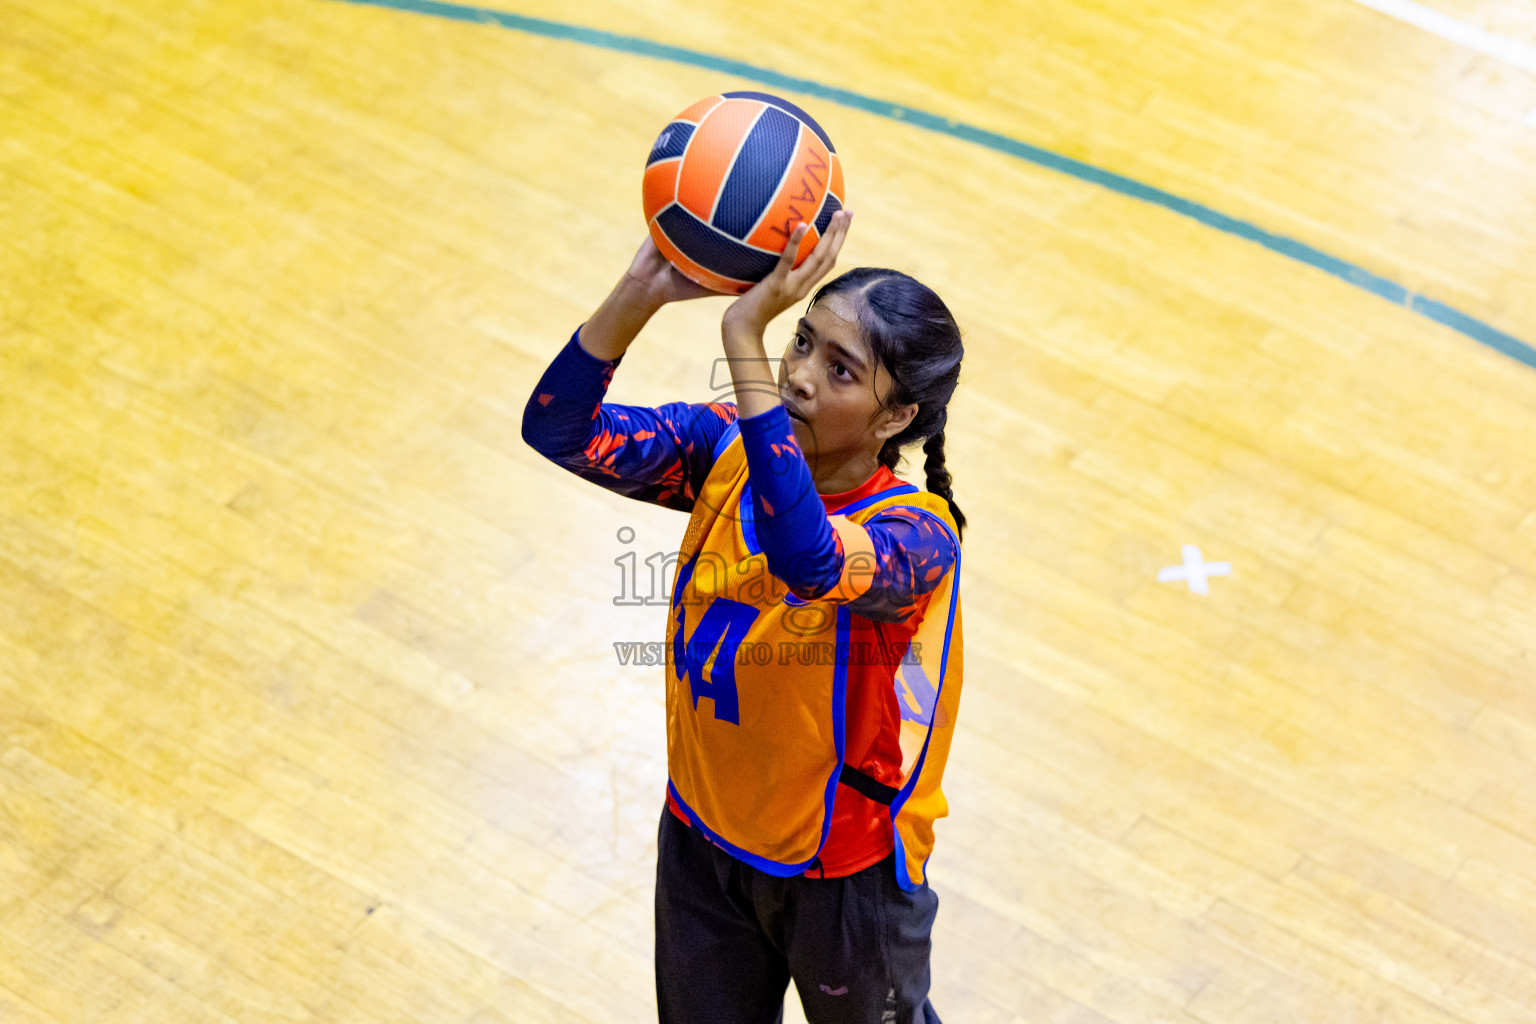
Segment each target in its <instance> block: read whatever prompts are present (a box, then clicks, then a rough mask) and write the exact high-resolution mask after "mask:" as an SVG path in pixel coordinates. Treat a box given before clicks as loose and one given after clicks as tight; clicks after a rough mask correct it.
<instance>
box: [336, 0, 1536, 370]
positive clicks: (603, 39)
mask: <svg viewBox="0 0 1536 1024" xmlns="http://www.w3.org/2000/svg"><path fill="white" fill-rule="evenodd" d="M342 2H344V3H352V4H360V5H364V6H370V7H386V8H390V9H393V10H400V11H411V12H414V13H417V14H428V15H433V16H435V17H439V18H449V19H452V20H455V21H468V22H475V23H478V24H492V25H500V26H502V27H503V28H510V29H515V30H516V31H519V32H526V33H529V34H531V35H537V36H543V37H545V38H547V39H562V40H568V41H570V42H576V43H582V44H585V45H587V46H595V47H599V48H601V49H605V50H616V51H618V52H620V53H628V54H634V55H636V56H641V57H654V58H656V59H657V60H666V61H672V62H674V63H678V64H686V65H689V66H691V67H696V68H705V69H707V70H710V71H719V72H721V73H722V74H727V75H731V76H734V77H736V78H744V79H747V80H749V81H753V82H759V83H761V84H763V85H768V86H772V87H775V88H779V89H787V90H789V91H791V92H799V93H804V94H806V95H809V96H816V97H819V98H820V99H824V100H829V101H831V102H833V103H837V104H841V105H842V106H845V107H852V108H854V109H855V110H863V111H866V112H868V113H871V114H876V115H878V116H880V117H887V118H891V119H892V120H895V121H901V122H904V123H906V124H912V125H916V126H917V127H919V128H926V129H928V130H929V131H932V132H938V133H939V134H941V135H948V136H951V137H952V138H956V139H961V140H963V141H965V142H974V143H976V144H977V145H979V146H985V147H986V148H988V149H991V150H996V151H997V152H999V153H1006V154H1008V155H1009V156H1015V157H1018V158H1019V159H1021V160H1027V161H1029V162H1030V163H1032V164H1037V165H1038V166H1041V167H1046V168H1049V169H1050V170H1053V171H1059V172H1061V173H1062V174H1069V175H1071V176H1072V177H1074V178H1078V179H1080V180H1082V181H1088V182H1092V183H1093V184H1095V185H1100V186H1103V187H1104V188H1107V189H1109V190H1110V191H1112V192H1118V193H1120V194H1121V195H1125V196H1130V197H1131V198H1133V199H1140V200H1142V201H1144V202H1148V203H1153V204H1156V205H1157V206H1161V207H1163V208H1165V209H1168V210H1172V211H1173V212H1174V213H1178V214H1182V215H1184V216H1185V217H1189V218H1190V219H1192V220H1197V221H1199V222H1200V223H1202V224H1205V225H1207V226H1208V227H1213V228H1215V229H1216V230H1218V231H1225V232H1226V233H1227V234H1230V235H1236V236H1237V237H1239V238H1245V239H1247V240H1248V241H1250V242H1257V243H1258V244H1260V245H1262V246H1264V247H1265V248H1266V249H1269V250H1271V251H1273V252H1277V253H1279V254H1280V255H1282V256H1288V257H1290V258H1291V259H1293V260H1297V261H1299V262H1301V263H1305V264H1307V265H1308V266H1312V267H1316V268H1317V269H1319V270H1323V271H1326V272H1327V273H1329V274H1332V275H1333V276H1334V277H1337V278H1340V279H1342V280H1344V281H1347V282H1349V283H1350V284H1352V285H1354V286H1355V287H1357V288H1363V289H1365V290H1366V291H1368V292H1371V293H1372V294H1374V295H1378V296H1380V297H1381V298H1384V299H1386V300H1387V301H1388V302H1392V303H1395V304H1396V305H1399V306H1405V307H1407V308H1408V309H1410V310H1412V311H1413V312H1415V313H1418V314H1420V315H1421V316H1424V317H1427V318H1428V319H1430V320H1433V321H1435V322H1436V323H1439V324H1443V325H1445V326H1446V327H1449V328H1451V329H1452V330H1454V331H1459V332H1460V333H1462V334H1465V335H1466V336H1467V337H1469V338H1471V339H1473V340H1474V341H1477V342H1481V343H1482V344H1484V345H1487V346H1488V347H1489V348H1492V349H1496V350H1497V351H1499V352H1502V353H1504V354H1505V355H1507V356H1509V357H1510V358H1511V359H1515V360H1518V361H1519V362H1522V363H1524V364H1525V365H1527V366H1529V367H1532V368H1533V369H1536V349H1533V348H1532V347H1531V346H1529V345H1527V344H1526V343H1525V342H1523V341H1521V340H1520V339H1518V338H1516V337H1515V336H1514V335H1512V334H1506V333H1504V332H1503V331H1501V330H1499V329H1498V328H1496V327H1494V326H1492V325H1491V324H1486V323H1484V322H1483V321H1481V320H1478V319H1477V318H1476V317H1473V316H1469V315H1468V314H1466V313H1463V312H1461V311H1460V310H1458V309H1455V308H1453V307H1451V306H1447V305H1446V304H1445V303H1443V302H1437V301H1436V300H1434V299H1431V298H1429V297H1428V296H1426V295H1420V294H1418V293H1416V292H1410V291H1409V290H1408V289H1406V288H1404V287H1403V286H1402V285H1400V284H1397V283H1395V282H1392V281H1389V280H1387V279H1386V278H1384V277H1381V276H1379V275H1377V274H1373V273H1371V272H1370V271H1369V270H1366V269H1365V268H1364V267H1359V266H1356V265H1355V264H1353V263H1350V262H1348V261H1346V260H1341V259H1339V258H1338V257H1336V256H1330V255H1328V254H1327V253H1325V252H1323V251H1322V250H1320V249H1315V248H1313V247H1312V246H1310V245H1308V244H1306V243H1305V242H1301V241H1297V240H1296V239H1294V238H1287V237H1286V236H1284V235H1277V234H1274V233H1272V232H1269V231H1265V230H1264V229H1263V228H1261V227H1258V226H1257V225H1254V224H1250V223H1248V222H1247V221H1244V220H1238V219H1237V218H1235V217H1228V216H1227V215H1226V214H1223V213H1218V212H1217V211H1215V210H1213V209H1211V208H1210V207H1208V206H1202V205H1200V204H1199V203H1196V202H1192V201H1191V200H1188V199H1182V198H1180V197H1179V196H1176V195H1174V194H1173V193H1171V192H1164V191H1163V190H1162V189H1159V188H1153V187H1152V186H1150V185H1143V184H1142V183H1141V182H1139V181H1135V180H1133V179H1131V178H1127V177H1124V176H1122V175H1119V174H1115V173H1114V172H1113V171H1106V170H1103V169H1102V168H1099V167H1095V166H1093V165H1092V164H1086V163H1083V162H1082V161H1081V160H1074V159H1073V158H1071V157H1069V156H1062V155H1061V154H1060V153H1053V152H1051V151H1050V150H1047V149H1041V148H1039V147H1038V146H1031V145H1030V144H1029V143H1027V142H1020V141H1019V140H1017V139H1011V138H1009V137H1008V136H1006V135H999V134H997V133H996V132H989V131H987V130H986V129H984V128H977V127H975V126H974V125H969V124H964V123H962V122H959V121H953V120H950V119H949V118H944V117H940V116H938V115H937V114H930V113H928V112H927V111H923V110H914V109H913V108H911V107H905V106H902V105H901V104H899V103H891V102H889V101H887V100H881V99H876V98H874V97H872V96H865V95H863V94H861V93H856V92H850V91H848V90H846V89H838V88H836V87H834V86H830V85H823V84H821V83H820V82H813V81H811V80H810V79H806V78H795V77H793V76H791V75H785V74H781V73H779V72H777V71H773V70H770V69H768V68H760V67H757V66H756V65H753V64H744V63H742V62H741V61H735V60H730V59H728V58H725V57H717V56H715V55H713V54H709V53H702V52H700V51H698V50H687V49H684V48H682V47H679V46H668V45H666V44H665V43H657V42H652V41H651V40H649V39H641V38H639V37H637V36H622V35H617V34H615V33H613V32H604V31H602V30H601V29H595V28H585V27H583V26H581V25H568V24H566V23H564V22H559V21H546V20H544V19H543V18H530V17H527V16H525V15H521V14H509V13H507V12H506V11H496V10H491V9H489V8H485V7H470V6H466V5H463V4H451V3H441V2H438V0H342Z"/></svg>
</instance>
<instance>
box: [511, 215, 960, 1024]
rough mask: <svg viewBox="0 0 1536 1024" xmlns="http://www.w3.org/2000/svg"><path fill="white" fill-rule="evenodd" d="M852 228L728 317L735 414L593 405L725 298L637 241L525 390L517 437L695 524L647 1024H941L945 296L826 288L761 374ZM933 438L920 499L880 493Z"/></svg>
mask: <svg viewBox="0 0 1536 1024" xmlns="http://www.w3.org/2000/svg"><path fill="white" fill-rule="evenodd" d="M850 216H851V215H850V214H848V213H847V211H843V212H840V213H838V214H837V215H836V217H835V218H834V219H833V221H832V223H831V224H830V225H829V230H828V232H827V235H826V237H825V238H824V239H822V240H821V242H820V244H819V245H817V246H816V248H815V249H814V250H813V251H812V252H811V254H810V255H809V256H807V257H806V259H805V261H804V263H802V264H801V265H800V266H799V267H798V268H796V267H794V266H793V263H794V259H795V256H796V253H797V250H798V246H799V243H800V240H801V238H802V237H803V236H804V233H805V230H806V229H805V227H804V226H803V225H802V226H801V227H800V228H799V229H797V230H796V231H795V233H794V234H793V235H792V236H791V238H790V241H789V245H788V247H787V248H786V249H785V255H784V257H783V258H782V259H781V260H780V262H779V264H778V266H777V267H776V268H775V270H774V271H773V273H772V274H770V275H769V276H768V277H767V278H766V279H765V280H763V281H762V282H760V283H759V284H757V285H755V286H754V287H753V288H752V289H751V290H750V291H748V292H747V293H746V294H745V295H743V296H742V297H741V298H739V299H737V300H736V301H735V302H734V303H733V304H732V305H731V306H730V308H729V309H727V310H726V312H725V316H724V319H723V322H722V328H721V333H722V336H723V340H724V347H725V354H726V356H727V359H728V362H729V365H730V367H731V374H732V379H733V382H734V384H735V392H736V403H735V404H734V405H732V404H730V403H716V402H705V403H695V404H689V403H685V402H674V403H671V404H668V405H663V406H661V407H660V408H656V409H649V408H644V407H638V406H625V405H611V404H603V402H602V398H603V395H604V394H605V392H606V391H607V388H608V384H609V382H610V381H611V380H612V378H613V372H614V369H615V368H616V367H617V366H618V364H619V362H620V360H621V359H622V357H623V355H624V352H625V350H626V349H628V347H629V345H630V343H631V342H632V341H633V340H634V339H635V337H636V335H637V334H638V333H639V332H640V329H641V328H642V327H643V326H644V325H645V323H646V322H647V320H649V318H650V317H651V315H652V314H654V313H655V312H656V310H658V309H659V308H660V307H661V306H662V305H663V304H665V303H667V302H671V301H674V300H678V299H689V298H698V297H702V296H705V295H711V294H714V293H713V292H708V291H705V290H704V289H703V288H701V287H699V286H698V285H695V284H693V283H692V282H690V281H688V280H687V279H686V278H684V277H683V276H682V275H681V274H680V273H678V271H676V270H675V269H674V268H672V267H671V265H669V264H668V263H667V262H666V260H665V259H664V258H662V256H661V255H660V253H659V252H658V251H657V250H656V248H655V246H654V245H653V244H652V243H651V241H650V239H649V238H647V240H646V241H645V243H644V244H643V245H642V246H641V248H640V251H639V253H638V254H637V255H636V257H635V259H634V262H633V263H632V264H631V266H630V268H629V270H628V272H627V273H626V274H625V275H624V277H623V278H622V279H620V281H619V283H618V285H617V286H616V287H615V288H614V289H613V291H612V293H611V294H610V295H609V296H608V298H607V299H606V300H605V301H604V302H603V304H602V305H601V306H600V307H599V308H598V310H597V312H595V313H594V314H593V315H592V318H591V319H590V320H588V321H587V322H586V323H585V324H583V325H582V326H581V327H580V328H579V329H578V330H577V332H576V333H575V334H574V335H573V336H572V337H571V339H570V341H569V342H568V343H567V344H566V346H565V348H564V349H563V350H562V351H561V352H560V353H559V354H558V355H557V356H556V357H555V359H554V362H553V363H551V365H550V367H549V369H548V370H546V371H545V373H544V375H543V377H542V378H541V379H540V381H539V384H538V386H537V387H536V388H535V389H534V393H533V396H532V397H531V398H530V400H529V402H528V407H527V410H526V411H525V413H524V418H523V438H524V439H525V440H526V441H527V442H528V443H529V444H530V445H531V446H533V447H534V448H535V449H536V450H538V451H539V452H541V453H542V454H544V455H545V456H546V457H548V458H549V459H550V460H552V461H553V462H555V463H556V464H557V465H560V466H562V467H564V468H566V469H568V470H570V471H571V472H573V473H576V474H577V475H578V476H581V477H584V478H586V479H588V480H591V481H593V482H594V483H598V484H601V485H602V486H604V487H606V488H608V489H610V490H613V491H616V492H618V493H619V494H623V495H626V496H628V497H631V498H636V499H638V500H641V501H648V502H655V503H657V504H661V505H665V506H667V507H668V508H675V509H680V510H683V511H686V512H689V513H690V518H689V521H688V529H687V532H686V533H685V535H684V537H683V543H682V547H681V550H680V552H679V561H678V568H677V576H676V579H675V582H674V585H673V589H672V597H671V608H670V615H669V619H668V628H667V652H668V658H667V667H666V673H667V768H668V785H667V799H666V807H665V808H664V809H663V811H662V815H661V828H660V834H659V837H658V858H657V859H658V862H657V869H656V990H657V999H658V1004H659V1011H660V1019H661V1024H759V1022H761V1024H771V1022H777V1021H779V1020H781V1019H782V1014H783V1006H784V993H785V990H786V989H787V987H788V984H789V981H790V979H793V980H794V982H795V986H796V988H797V990H798V991H799V994H800V999H801V1003H802V1005H803V1006H804V1008H805V1014H806V1018H807V1019H808V1020H809V1021H810V1022H811V1024H834V1022H837V1024H841V1022H849V1024H852V1022H858V1024H874V1022H881V1024H885V1022H901V1024H910V1022H918V1021H926V1022H932V1021H937V1020H938V1017H937V1015H936V1014H935V1013H934V1010H933V1007H932V1005H931V1004H930V1003H929V1002H928V995H927V994H928V984H929V966H928V957H929V949H930V938H929V935H930V929H931V927H932V924H933V919H934V914H935V912H936V910H937V908H938V899H937V897H936V896H935V895H934V894H933V891H932V890H931V889H930V888H929V886H928V883H927V879H926V870H925V869H926V865H927V860H928V855H929V853H930V852H931V851H932V849H933V842H934V836H933V822H934V819H936V818H938V817H941V816H943V815H944V814H945V813H947V806H946V804H945V802H944V797H943V795H942V794H941V793H940V791H939V780H940V776H941V774H942V772H943V769H944V763H945V760H946V758H947V756H948V752H949V741H950V734H951V730H952V729H953V727H954V722H955V712H956V710H957V708H958V705H959V699H960V676H961V630H960V599H959V577H960V553H961V552H960V534H961V530H962V529H963V527H964V525H965V517H964V516H963V515H961V513H960V509H959V508H958V507H957V506H956V505H955V503H954V500H953V498H952V495H951V492H950V477H949V473H948V471H947V470H946V469H945V468H944V425H945V407H946V404H947V403H948V401H949V398H950V395H951V394H952V393H953V392H954V389H955V385H956V382H957V380H958V378H959V373H960V359H961V356H962V354H963V350H962V348H961V342H960V332H959V329H958V328H957V327H956V325H955V321H954V318H953V317H952V316H951V315H950V313H949V310H948V309H947V308H946V307H945V305H944V303H943V302H942V301H940V299H939V297H938V296H937V295H935V294H934V293H933V292H932V291H930V290H929V289H928V288H926V287H924V286H923V285H921V284H919V283H918V282H916V281H914V280H912V279H911V278H910V277H907V276H906V275H904V274H900V273H897V272H896V271H891V270H874V269H868V268H862V269H858V270H854V271H851V272H849V273H847V274H844V275H842V276H841V277H838V278H836V279H835V280H833V281H831V282H829V283H828V284H827V285H825V286H824V287H823V288H821V290H820V291H818V292H817V293H816V295H815V297H814V298H813V300H812V302H811V304H810V307H809V309H808V311H807V312H806V314H805V316H804V317H803V318H802V319H800V320H799V322H798V323H797V324H796V325H795V329H794V336H793V338H792V339H791V341H790V342H789V344H788V346H787V348H786V350H785V353H784V357H783V360H782V361H781V362H780V364H779V369H778V373H777V375H776V376H775V374H774V372H773V370H772V368H771V366H770V364H769V361H768V358H767V355H766V353H765V351H764V343H763V332H764V330H765V329H766V327H767V325H768V323H769V322H770V321H771V320H773V318H774V317H776V316H777V315H779V314H780V313H782V312H784V311H785V310H787V309H789V308H790V307H791V306H794V305H796V304H798V303H799V302H800V301H801V300H802V299H804V298H805V296H806V295H808V294H809V293H810V290H811V288H812V287H813V286H814V285H815V284H816V282H817V281H819V280H820V279H821V278H822V277H823V276H824V275H825V274H826V273H827V271H828V270H830V269H831V267H832V264H833V263H834V261H835V260H836V258H837V253H838V250H839V249H840V248H841V246H842V243H843V239H844V237H845V236H846V234H847V230H848V224H849V219H850ZM919 439H925V443H924V445H923V451H924V452H925V453H926V455H927V462H926V465H925V470H926V474H927V490H926V491H923V490H919V489H917V488H916V487H913V486H912V485H910V484H906V483H904V482H903V481H901V480H900V479H899V478H898V477H896V475H895V474H894V473H893V472H892V470H893V469H894V468H895V466H896V464H897V462H898V460H899V459H900V458H901V449H902V448H903V446H905V445H908V444H910V443H912V442H915V441H917V440H919Z"/></svg>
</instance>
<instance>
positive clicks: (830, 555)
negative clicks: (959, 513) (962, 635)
mask: <svg viewBox="0 0 1536 1024" xmlns="http://www.w3.org/2000/svg"><path fill="white" fill-rule="evenodd" d="M740 424H741V437H742V443H743V444H744V445H745V447H746V454H747V473H748V475H749V476H750V478H751V480H752V495H753V497H752V501H753V515H754V520H755V530H756V533H757V539H758V543H759V544H760V545H762V549H763V554H764V555H765V556H766V557H767V559H768V569H769V571H770V572H772V573H773V574H774V575H775V576H777V577H779V579H781V580H783V581H784V583H785V584H786V585H787V586H788V587H789V590H790V592H791V593H792V594H794V595H795V596H796V597H798V598H800V599H802V600H806V601H809V600H814V599H822V600H826V599H828V598H830V599H831V600H834V601H838V602H840V603H846V604H847V605H848V609H849V611H852V612H856V613H858V614H859V615H862V616H864V617H865V618H869V619H873V620H875V621H877V622H897V623H900V622H905V621H906V620H907V619H908V618H909V617H910V616H911V614H912V612H913V611H914V610H915V609H916V608H917V606H918V603H919V601H920V599H921V598H922V596H923V595H924V594H927V593H928V592H929V591H931V590H933V589H934V588H935V587H937V586H938V584H939V581H940V580H941V579H942V578H943V577H944V574H945V573H946V572H948V571H949V568H950V567H951V566H953V565H954V564H955V558H956V554H957V552H956V549H955V542H954V540H953V539H952V538H951V537H950V535H949V531H948V530H946V529H945V528H944V527H943V526H942V525H941V524H940V523H939V521H938V519H937V518H935V517H934V515H933V514H932V513H930V512H928V511H926V510H922V509H917V508H908V507H903V506H899V505H893V506H890V507H888V508H885V509H882V510H880V511H879V512H878V513H876V514H875V515H874V516H872V517H871V518H870V519H869V520H868V521H867V522H865V523H863V524H862V525H861V524H859V523H855V522H852V521H851V520H849V519H846V518H845V517H843V516H830V517H829V516H828V515H827V511H826V508H825V506H823V505H822V503H821V501H820V500H818V499H817V498H816V489H815V485H814V484H813V482H812V480H811V473H810V466H809V465H807V463H806V461H805V455H804V454H803V453H802V452H801V451H800V446H799V443H798V442H797V441H796V440H795V434H794V428H793V426H792V425H791V424H790V422H789V417H788V415H787V414H786V413H785V411H784V410H783V408H777V409H772V410H770V411H768V412H766V413H760V414H758V415H756V416H749V417H747V418H745V419H742V420H740Z"/></svg>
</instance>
